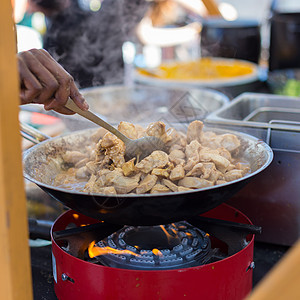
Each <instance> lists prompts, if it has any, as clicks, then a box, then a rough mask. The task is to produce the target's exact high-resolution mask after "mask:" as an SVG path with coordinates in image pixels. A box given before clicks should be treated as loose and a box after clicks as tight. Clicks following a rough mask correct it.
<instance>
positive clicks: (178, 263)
mask: <svg viewBox="0 0 300 300" xmlns="http://www.w3.org/2000/svg"><path fill="white" fill-rule="evenodd" d="M95 247H98V248H100V249H101V250H103V251H102V253H104V254H103V255H99V256H96V257H95V259H96V260H97V261H98V262H99V263H101V264H103V265H106V266H110V267H116V268H122V269H141V270H153V269H155V270H159V269H162V270H167V269H178V268H187V267H193V266H199V265H202V264H204V263H206V262H207V260H208V259H209V258H210V253H211V246H210V239H209V235H208V234H206V233H205V232H203V231H202V230H200V229H198V228H195V227H193V226H192V225H190V224H189V223H188V222H185V221H181V222H177V223H172V224H168V225H160V226H137V227H133V226H124V227H123V228H122V229H121V230H119V231H117V232H115V233H113V234H112V235H110V236H108V237H107V238H105V239H103V240H102V241H99V242H98V243H96V244H95Z"/></svg>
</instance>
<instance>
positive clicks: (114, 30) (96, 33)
mask: <svg viewBox="0 0 300 300" xmlns="http://www.w3.org/2000/svg"><path fill="white" fill-rule="evenodd" d="M148 5H149V4H147V2H146V1H145V0H135V1H134V0H104V1H103V2H102V5H101V9H100V10H99V11H97V12H90V11H83V10H81V9H80V8H79V6H78V4H77V3H75V1H73V2H72V5H71V7H69V8H68V9H65V10H64V11H63V12H61V13H59V14H58V15H56V16H55V17H53V18H51V20H49V26H48V31H47V34H46V36H45V39H44V47H45V49H47V50H48V51H49V52H50V54H51V55H52V56H53V57H54V58H55V59H56V60H57V61H58V62H59V63H60V64H61V65H62V66H63V67H64V68H65V69H66V70H67V71H68V72H69V73H70V74H71V75H72V76H73V77H74V79H75V81H76V83H77V85H78V86H79V87H80V88H84V87H90V86H99V85H108V84H118V83H122V82H123V80H124V70H123V67H124V63H123V58H122V45H123V43H124V42H125V41H128V40H132V39H133V36H134V35H133V33H134V28H135V26H136V25H137V23H138V22H139V21H140V20H141V18H142V17H143V16H144V14H145V12H146V10H147V7H148Z"/></svg>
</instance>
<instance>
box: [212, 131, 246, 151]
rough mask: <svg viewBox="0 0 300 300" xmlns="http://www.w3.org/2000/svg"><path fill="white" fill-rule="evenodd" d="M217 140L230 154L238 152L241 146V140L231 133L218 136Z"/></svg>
mask: <svg viewBox="0 0 300 300" xmlns="http://www.w3.org/2000/svg"><path fill="white" fill-rule="evenodd" d="M216 140H217V141H218V143H219V144H220V147H224V148H225V149H227V150H228V151H229V152H233V151H236V150H237V149H238V148H239V147H240V145H241V143H240V141H239V139H238V138H237V137H236V136H235V135H233V134H230V133H226V134H222V135H218V136H217V137H216Z"/></svg>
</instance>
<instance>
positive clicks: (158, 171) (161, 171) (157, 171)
mask: <svg viewBox="0 0 300 300" xmlns="http://www.w3.org/2000/svg"><path fill="white" fill-rule="evenodd" d="M151 175H156V176H160V177H164V178H168V177H169V175H170V174H169V170H168V169H162V168H154V169H153V170H152V171H151Z"/></svg>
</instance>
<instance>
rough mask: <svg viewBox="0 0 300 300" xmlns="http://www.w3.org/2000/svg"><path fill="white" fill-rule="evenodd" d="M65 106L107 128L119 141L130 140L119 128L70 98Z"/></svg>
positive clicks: (127, 141) (126, 141) (125, 141)
mask: <svg viewBox="0 0 300 300" xmlns="http://www.w3.org/2000/svg"><path fill="white" fill-rule="evenodd" d="M65 107H67V108H68V109H70V110H72V111H74V112H76V113H77V114H79V115H81V116H82V117H84V118H86V119H88V120H90V121H91V122H93V123H95V124H97V125H99V126H101V127H103V128H105V129H107V130H108V131H110V132H111V133H112V134H114V135H115V136H116V137H118V138H119V139H120V140H121V141H123V142H124V143H125V144H127V143H129V142H131V140H130V139H129V138H128V137H127V136H125V135H124V134H123V133H122V132H120V131H119V130H117V129H116V128H114V127H113V126H111V125H110V124H108V123H107V122H105V121H104V120H102V119H101V118H99V117H98V116H97V115H95V114H94V113H92V112H91V111H89V110H87V111H85V110H82V109H80V108H79V107H78V106H77V105H76V104H75V103H74V102H73V100H72V99H70V98H69V100H68V101H67V103H66V104H65Z"/></svg>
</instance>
